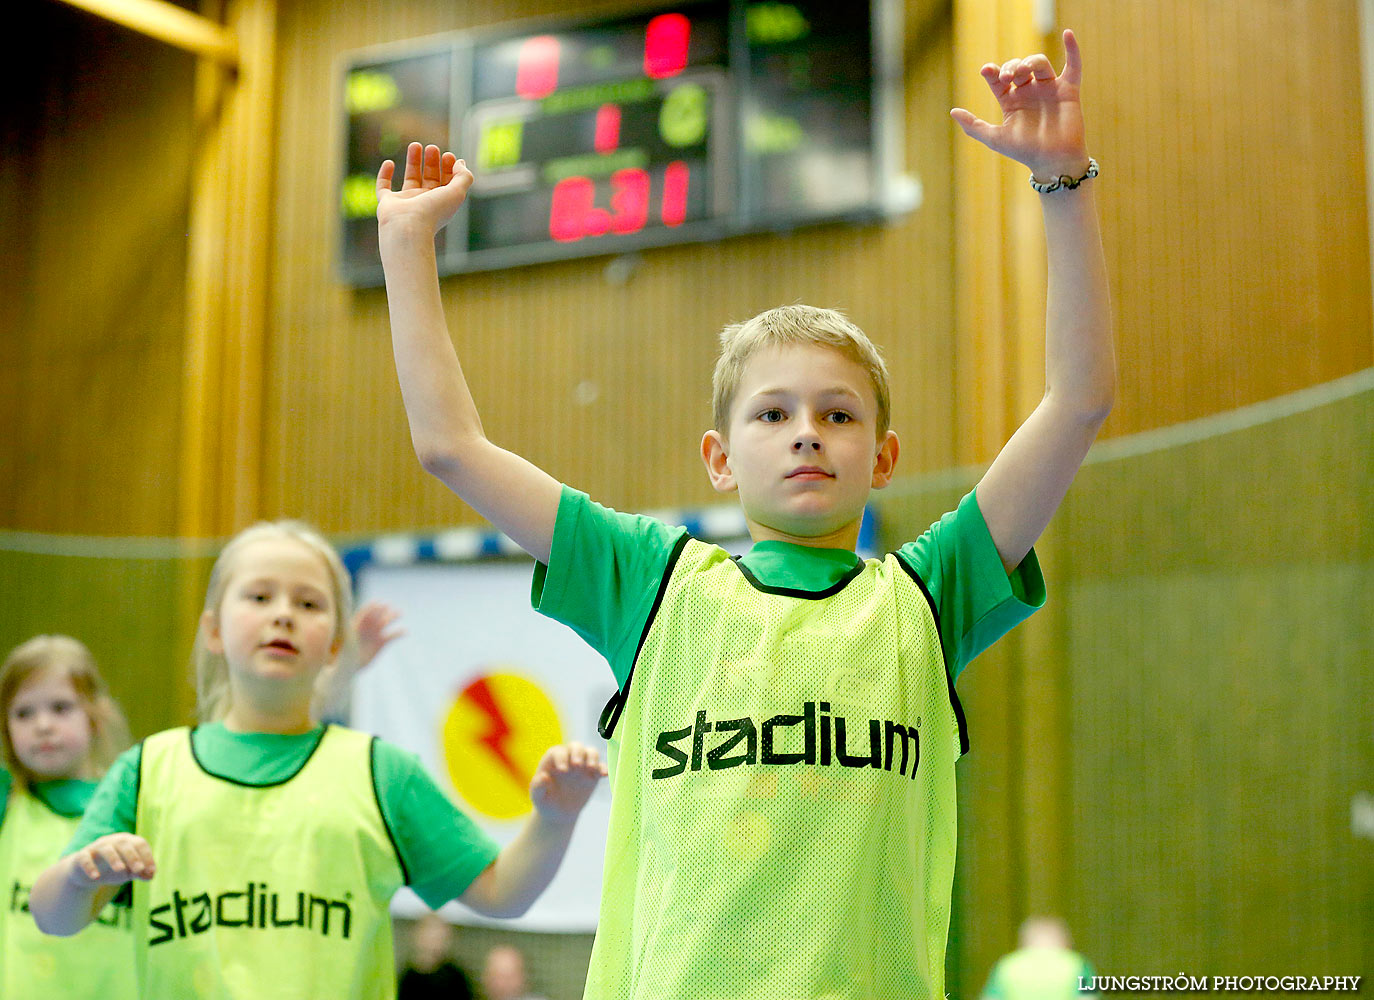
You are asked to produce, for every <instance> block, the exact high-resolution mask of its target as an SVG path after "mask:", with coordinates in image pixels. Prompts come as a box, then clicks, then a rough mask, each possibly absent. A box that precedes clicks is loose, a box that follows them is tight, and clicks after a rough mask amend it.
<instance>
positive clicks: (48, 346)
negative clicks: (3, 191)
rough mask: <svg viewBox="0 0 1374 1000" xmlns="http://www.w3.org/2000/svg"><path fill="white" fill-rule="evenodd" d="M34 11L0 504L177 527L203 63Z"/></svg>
mask: <svg viewBox="0 0 1374 1000" xmlns="http://www.w3.org/2000/svg"><path fill="white" fill-rule="evenodd" d="M24 24H25V28H26V31H25V35H24V39H23V42H22V44H23V45H24V47H25V48H26V49H28V50H29V52H30V54H31V55H35V56H36V58H33V59H29V60H26V61H25V62H26V65H28V66H29V67H39V68H40V69H39V71H38V72H37V73H35V74H34V75H32V76H27V77H23V78H20V79H19V82H18V83H17V86H18V87H19V88H20V93H24V92H25V91H27V94H26V96H27V97H28V98H31V102H30V101H28V100H15V101H7V102H6V105H5V111H4V112H3V114H4V116H5V118H6V121H7V122H9V123H15V122H17V123H19V124H18V126H17V127H14V126H13V125H12V124H11V125H10V126H7V130H8V129H9V128H13V138H14V140H15V141H14V143H13V144H12V145H11V144H9V143H7V144H6V150H5V154H4V159H5V160H6V162H7V167H6V169H7V173H8V171H9V170H10V169H11V168H10V167H9V164H10V163H14V164H17V165H20V168H19V169H20V170H22V175H19V176H14V175H10V176H11V179H12V180H13V182H14V184H13V188H12V189H11V190H9V191H7V195H6V202H7V206H8V210H7V211H6V217H5V231H4V234H3V235H4V240H3V242H4V243H5V245H6V252H7V256H6V262H7V266H6V268H5V270H6V271H7V272H9V274H10V275H11V276H12V275H13V274H15V273H17V274H18V275H20V276H21V280H22V286H15V287H14V290H13V295H12V296H7V300H6V302H7V304H6V308H5V309H3V310H0V316H3V317H4V319H3V324H4V331H3V334H4V335H3V339H4V341H5V347H4V351H5V355H4V356H5V360H6V362H7V365H6V368H7V378H6V383H5V385H4V390H5V399H4V402H5V404H6V405H5V410H6V417H5V427H6V429H7V431H6V433H5V434H3V435H0V454H3V456H4V458H3V460H0V468H4V469H6V471H7V472H11V471H12V475H6V485H5V489H4V490H3V491H0V517H2V518H3V524H4V525H5V526H6V527H12V528H23V529H29V530H42V531H77V532H87V533H92V534H172V533H174V532H175V523H176V521H175V510H176V498H177V494H176V487H177V484H176V471H175V466H174V464H173V462H172V456H174V455H175V454H176V450H177V441H178V433H179V423H180V419H181V415H182V414H181V405H180V392H179V377H180V370H181V349H182V334H183V326H184V291H183V289H184V286H185V260H186V249H185V233H186V217H187V176H188V169H187V168H188V164H189V160H190V149H191V144H192V136H191V117H190V79H191V72H192V62H193V60H192V58H191V57H190V56H188V55H186V54H184V53H181V52H178V51H176V50H174V49H170V48H168V47H166V46H165V45H162V44H161V43H158V42H154V41H152V40H150V39H146V38H142V37H140V36H138V35H135V34H134V33H132V32H130V31H128V30H127V29H124V28H119V27H116V26H114V25H109V24H105V23H104V22H101V21H99V20H97V19H95V18H92V17H90V16H89V15H85V14H82V13H80V12H78V11H75V10H72V9H70V8H67V7H63V6H60V5H54V4H48V3H38V4H31V5H28V7H27V8H26V14H25V18H24ZM12 157H13V159H11V158H12ZM16 172H17V171H16ZM10 260H14V261H15V262H16V263H15V266H14V267H13V268H11V267H10V266H8V264H9V261H10ZM11 303H13V304H14V305H15V306H16V308H13V309H11V308H10V304H11Z"/></svg>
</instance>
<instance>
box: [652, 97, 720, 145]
mask: <svg viewBox="0 0 1374 1000" xmlns="http://www.w3.org/2000/svg"><path fill="white" fill-rule="evenodd" d="M710 111H711V97H710V95H709V94H707V93H706V88H705V87H703V86H701V84H699V83H683V84H679V85H678V86H676V87H674V88H673V90H672V92H671V93H670V94H669V95H668V96H667V97H666V98H665V99H664V101H663V107H662V108H661V109H660V110H659V113H658V134H659V135H661V136H663V141H664V142H666V143H667V144H668V145H670V146H675V147H678V148H682V147H684V146H695V145H697V144H698V143H699V142H701V140H702V139H704V138H705V137H706V125H707V117H708V116H709V114H710Z"/></svg>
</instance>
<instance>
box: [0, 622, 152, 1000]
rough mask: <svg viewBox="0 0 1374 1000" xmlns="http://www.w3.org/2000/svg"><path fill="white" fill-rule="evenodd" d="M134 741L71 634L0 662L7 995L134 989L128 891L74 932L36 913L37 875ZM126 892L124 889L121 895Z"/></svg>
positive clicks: (129, 994) (90, 994) (77, 999)
mask: <svg viewBox="0 0 1374 1000" xmlns="http://www.w3.org/2000/svg"><path fill="white" fill-rule="evenodd" d="M128 745H129V735H128V727H127V726H126V725H125V722H124V716H123V714H122V713H121V712H120V710H119V706H118V705H116V704H115V702H114V699H113V698H111V697H110V694H109V691H108V690H107V689H106V686H105V681H104V680H103V679H102V678H101V676H100V672H99V670H98V669H97V667H96V663H95V658H94V657H93V656H91V652H90V650H89V649H87V648H86V647H85V645H83V644H82V643H81V642H79V641H78V640H76V639H73V638H71V637H70V636H65V635H40V636H35V637H34V638H32V639H30V640H28V641H27V642H25V643H22V644H21V645H19V646H16V647H15V648H14V650H13V651H11V652H10V654H9V656H7V657H6V658H5V662H4V665H3V666H0V747H3V750H4V766H3V768H0V879H3V881H2V882H0V890H3V892H4V898H3V905H0V997H5V998H6V1000H48V998H51V997H56V996H62V997H70V998H72V1000H95V998H97V997H100V998H108V1000H124V998H130V1000H132V998H133V997H135V996H137V993H136V991H135V986H134V953H133V936H132V934H131V933H130V928H131V921H130V914H129V904H128V899H127V898H124V899H121V900H118V901H111V902H110V903H109V905H107V906H105V907H104V909H103V910H102V911H101V912H100V914H99V916H98V917H97V918H96V919H95V920H94V921H93V922H92V924H91V926H89V927H87V928H86V929H85V930H84V931H82V933H80V934H78V935H76V936H75V937H72V938H66V939H61V938H52V937H47V936H45V935H43V934H42V933H41V932H40V931H39V929H38V927H37V926H36V925H35V924H34V921H33V917H32V915H31V914H30V913H29V893H30V891H31V889H32V887H33V884H34V881H35V880H36V879H37V878H38V876H39V875H40V874H41V873H42V872H43V870H44V869H46V868H47V867H48V866H49V865H50V864H52V862H53V860H54V859H55V858H56V857H57V856H58V854H59V853H60V852H61V850H62V848H63V846H64V845H65V844H66V843H67V841H69V840H70V839H71V837H72V835H73V834H74V833H75V832H76V828H77V824H78V823H79V822H80V819H81V814H82V812H83V811H84V810H85V808H86V804H87V803H88V802H89V801H90V799H91V795H92V793H93V792H94V791H95V787H96V779H98V778H99V777H100V776H101V775H102V774H103V773H104V772H105V769H106V768H107V767H108V766H109V764H110V762H111V761H112V760H113V759H114V757H115V755H116V754H118V753H119V752H120V751H122V750H123V749H124V748H125V747H126V746H128ZM125 896H126V897H127V893H126V894H125Z"/></svg>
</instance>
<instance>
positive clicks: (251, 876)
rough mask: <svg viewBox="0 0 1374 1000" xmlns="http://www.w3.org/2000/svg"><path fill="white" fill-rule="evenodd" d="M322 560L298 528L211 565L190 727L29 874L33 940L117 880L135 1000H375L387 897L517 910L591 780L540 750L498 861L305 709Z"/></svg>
mask: <svg viewBox="0 0 1374 1000" xmlns="http://www.w3.org/2000/svg"><path fill="white" fill-rule="evenodd" d="M351 603H352V598H351V594H350V587H349V581H348V576H347V573H346V572H345V570H344V568H343V565H342V564H341V563H340V561H339V558H338V555H337V554H336V553H335V552H334V550H333V549H332V548H331V547H330V546H329V545H328V544H327V543H326V542H325V541H324V540H323V539H322V538H321V537H320V536H319V535H318V534H316V533H315V532H314V531H312V530H311V529H309V528H308V527H306V526H304V525H302V524H299V523H296V522H289V521H287V522H276V523H271V524H260V525H256V526H254V527H252V528H249V529H247V530H246V531H244V532H242V533H241V534H239V535H238V536H236V537H235V538H234V539H233V540H232V541H231V542H230V543H229V544H228V545H227V546H225V548H224V550H223V552H221V554H220V557H219V559H218V560H217V562H216V564H215V567H214V569H213V571H212V572H211V577H210V584H209V588H208V591H207V594H206V600H205V609H204V611H203V613H202V615H201V621H200V629H199V634H198V636H197V639H196V652H195V660H196V666H197V674H198V693H199V697H200V703H199V708H200V713H201V719H202V724H201V725H199V726H197V727H195V728H193V729H187V728H180V729H173V730H168V731H166V732H162V733H158V734H155V735H153V736H151V737H149V738H148V739H147V740H145V741H144V742H143V743H142V744H141V745H139V746H137V747H135V748H133V749H132V750H130V751H128V752H127V753H125V754H124V755H122V756H121V757H120V759H119V760H118V761H117V762H116V764H115V765H114V767H112V768H111V769H110V773H109V774H108V775H107V776H106V778H105V780H104V781H103V782H102V783H101V786H100V788H99V789H98V791H97V793H96V795H95V798H94V799H93V800H92V803H91V806H90V807H89V808H88V810H87V812H86V817H85V819H84V820H83V822H82V825H81V828H80V830H79V831H78V832H77V835H76V837H75V839H74V840H73V842H72V844H71V852H72V853H70V854H68V855H67V856H66V857H64V858H63V859H62V860H61V861H59V862H58V863H57V864H55V865H53V866H52V867H50V868H49V869H48V870H47V871H46V872H44V873H43V875H42V876H41V877H40V879H39V880H38V884H37V885H36V886H35V887H34V890H33V893H32V897H31V907H32V909H33V914H34V918H35V919H36V920H37V922H38V925H39V926H40V927H41V928H42V929H43V930H45V931H47V932H49V933H52V934H71V933H74V932H76V931H78V930H80V929H81V928H82V927H84V926H85V925H86V924H87V923H89V922H90V920H91V919H93V917H94V914H96V913H97V912H99V909H100V907H101V906H103V905H104V904H105V902H106V901H107V900H108V899H109V898H111V897H112V896H113V894H114V893H115V892H116V891H117V890H118V888H119V887H120V886H121V885H123V884H125V883H130V882H132V884H133V907H134V927H135V938H136V944H137V955H138V960H137V966H138V976H139V985H140V989H141V992H142V995H144V996H157V997H162V996H167V997H171V996H189V995H194V996H198V997H216V998H240V997H242V998H248V997H253V998H257V997H261V996H263V995H267V994H268V993H270V994H271V995H274V996H284V997H285V996H291V997H331V998H335V997H338V998H346V997H355V998H363V997H366V998H369V1000H371V998H383V1000H387V998H391V997H393V996H394V995H395V965H394V960H393V957H392V947H391V937H392V936H391V925H390V918H389V915H388V903H389V901H390V899H391V896H392V894H393V893H394V892H395V890H396V889H397V888H399V887H400V886H402V885H409V886H410V887H411V888H413V889H414V890H415V891H416V892H417V893H418V894H419V896H420V897H421V898H422V899H424V900H425V901H426V902H427V903H429V904H430V905H431V906H434V907H437V906H440V905H442V904H443V903H445V902H447V901H448V900H450V899H454V898H457V899H459V900H460V901H461V902H463V903H465V904H466V905H468V906H469V907H471V908H472V909H474V910H477V911H478V912H480V913H484V914H487V915H490V916H516V915H519V914H520V913H523V912H524V911H525V910H526V909H528V907H529V905H530V904H531V903H532V902H533V901H534V899H535V897H536V896H538V895H539V893H540V892H542V891H543V889H544V888H545V887H546V886H547V885H548V883H549V881H550V880H551V879H552V878H553V875H554V873H555V871H556V870H557V868H558V864H559V862H560V861H561V860H562V857H563V854H564V853H565V852H566V850H567V845H568V842H569V839H570V838H571V836H572V828H573V824H574V822H575V821H576V819H577V816H578V815H579V813H580V812H581V810H582V807H583V806H584V805H585V804H586V802H587V799H588V797H589V796H590V795H591V793H592V791H593V789H594V788H595V785H596V782H597V781H598V780H599V779H600V777H601V776H602V775H603V774H605V769H604V767H603V766H602V764H601V761H600V759H599V757H598V756H597V754H596V752H595V751H594V750H590V749H588V748H585V747H582V746H579V745H577V744H570V745H567V746H559V747H553V748H552V749H550V750H549V751H548V752H547V753H546V754H545V755H544V757H543V759H542V760H540V762H539V765H538V767H537V768H536V770H535V774H534V778H533V780H532V782H531V785H530V792H531V798H532V799H533V802H534V806H535V809H534V812H533V813H532V815H531V818H530V819H529V820H528V821H527V823H526V825H525V827H524V828H523V830H522V831H521V832H520V834H519V835H518V836H517V837H516V839H515V840H514V841H513V842H512V843H510V844H509V845H507V846H506V847H505V848H498V846H497V845H496V844H495V843H494V842H493V841H492V840H491V839H490V838H488V837H487V836H486V835H485V834H484V833H483V832H482V831H481V830H480V829H478V828H477V827H476V825H475V824H474V823H473V822H472V821H471V820H470V819H468V817H467V816H465V815H464V814H463V813H462V812H461V811H460V810H458V809H457V807H455V806H454V805H453V804H452V803H451V802H450V801H449V800H448V798H447V797H446V796H445V795H444V794H443V792H442V791H441V790H440V789H439V787H438V786H437V785H436V784H435V783H434V781H433V779H432V778H430V776H429V775H428V773H427V772H426V771H425V770H424V768H423V767H422V766H421V764H420V762H419V759H418V758H417V757H415V756H414V755H413V754H410V753H407V752H405V751H403V750H401V749H400V748H398V747H395V746H393V745H391V744H388V743H386V742H384V741H381V740H378V739H375V738H373V737H370V736H368V735H366V734H364V733H359V732H356V731H353V730H350V729H346V728H344V727H341V726H335V725H320V724H318V723H317V722H316V721H315V719H314V715H313V713H312V703H313V701H314V699H315V692H316V686H317V684H318V682H319V679H320V676H321V674H322V673H323V672H324V671H326V670H328V669H332V668H333V667H334V665H335V664H336V663H337V662H338V660H339V657H340V655H341V654H343V653H344V652H345V651H346V650H347V649H348V647H349V645H350V642H351V639H350V635H349V629H348V627H347V622H348V621H349V616H350V611H351Z"/></svg>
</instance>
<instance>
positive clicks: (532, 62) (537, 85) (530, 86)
mask: <svg viewBox="0 0 1374 1000" xmlns="http://www.w3.org/2000/svg"><path fill="white" fill-rule="evenodd" d="M559 50H560V46H559V44H558V39H557V38H555V37H554V36H553V35H535V36H533V37H532V38H526V39H525V40H524V42H522V43H521V45H520V61H519V63H518V64H517V66H516V69H515V92H516V93H517V94H519V95H520V96H521V97H523V98H525V99H527V100H531V101H537V100H538V99H539V98H541V97H548V96H549V95H550V94H552V93H553V91H554V88H556V87H557V86H558V59H559Z"/></svg>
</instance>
